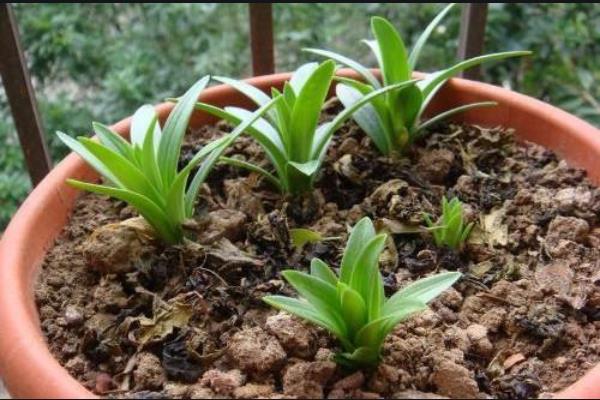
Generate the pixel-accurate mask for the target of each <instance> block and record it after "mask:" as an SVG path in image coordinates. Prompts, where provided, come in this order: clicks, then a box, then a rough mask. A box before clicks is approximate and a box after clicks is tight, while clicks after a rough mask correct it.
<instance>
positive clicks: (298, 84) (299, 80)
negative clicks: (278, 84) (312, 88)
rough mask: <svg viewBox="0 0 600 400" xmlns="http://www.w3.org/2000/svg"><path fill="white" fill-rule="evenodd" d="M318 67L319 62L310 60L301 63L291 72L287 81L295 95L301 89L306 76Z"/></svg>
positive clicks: (309, 75) (306, 78) (310, 74)
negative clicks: (309, 61)
mask: <svg viewBox="0 0 600 400" xmlns="http://www.w3.org/2000/svg"><path fill="white" fill-rule="evenodd" d="M318 67H319V63H316V62H311V63H307V64H304V65H301V66H300V67H298V69H296V71H294V73H293V74H292V77H291V79H290V81H289V85H290V87H291V88H292V90H293V91H294V94H295V95H296V97H297V96H298V95H299V94H300V92H301V91H302V88H303V87H304V85H305V83H306V81H307V80H308V78H309V77H311V76H312V74H314V73H315V71H316V70H317V68H318Z"/></svg>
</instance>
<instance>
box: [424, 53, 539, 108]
mask: <svg viewBox="0 0 600 400" xmlns="http://www.w3.org/2000/svg"><path fill="white" fill-rule="evenodd" d="M530 54H531V52H530V51H506V52H502V53H492V54H486V55H483V56H478V57H473V58H470V59H468V60H465V61H461V62H459V63H458V64H456V65H453V66H452V67H450V68H447V69H444V70H442V71H438V72H434V73H432V74H430V75H428V76H427V77H426V78H425V79H423V80H422V81H420V82H418V83H417V86H418V87H419V88H420V89H421V91H422V92H423V97H424V98H425V99H427V98H428V95H429V93H430V92H431V91H432V90H433V89H434V88H435V87H436V86H438V85H439V84H440V83H442V82H445V81H447V80H448V79H450V78H451V77H452V76H454V75H456V74H458V73H460V72H462V71H464V70H466V69H468V68H471V67H474V66H476V65H479V64H482V63H484V62H489V61H497V60H502V59H505V58H510V57H520V56H527V55H530ZM426 104H427V102H426V103H425V105H426Z"/></svg>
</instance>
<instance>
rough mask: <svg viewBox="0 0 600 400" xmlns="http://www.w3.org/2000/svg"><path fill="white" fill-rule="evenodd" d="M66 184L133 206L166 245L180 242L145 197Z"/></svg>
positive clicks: (72, 182)
mask: <svg viewBox="0 0 600 400" xmlns="http://www.w3.org/2000/svg"><path fill="white" fill-rule="evenodd" d="M67 183H68V184H69V185H71V186H73V187H75V188H77V189H81V190H87V191H88V192H94V193H98V194H102V195H106V196H111V197H114V198H117V199H119V200H122V201H125V202H127V203H128V204H130V205H131V206H133V207H134V208H135V209H136V210H137V211H138V212H139V213H140V214H141V215H142V217H144V219H145V220H146V221H148V223H149V224H150V225H151V226H152V227H153V228H154V229H155V230H156V232H157V233H158V234H159V235H160V237H161V238H163V239H164V240H165V241H166V242H167V243H171V244H173V243H178V242H179V241H181V238H182V232H181V231H180V230H178V229H177V227H174V226H172V225H171V224H170V220H169V218H168V216H167V215H166V214H165V213H164V212H163V210H161V208H160V207H159V206H158V205H156V204H155V203H154V202H152V200H150V199H148V198H147V197H145V196H143V195H141V194H139V193H135V192H132V191H130V190H127V189H119V188H112V187H108V186H103V185H96V184H92V183H87V182H81V181H76V180H73V179H68V180H67Z"/></svg>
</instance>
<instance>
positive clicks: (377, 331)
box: [354, 299, 427, 348]
mask: <svg viewBox="0 0 600 400" xmlns="http://www.w3.org/2000/svg"><path fill="white" fill-rule="evenodd" d="M401 305H402V307H399V308H401V309H399V310H396V311H394V312H393V313H387V314H384V316H383V317H381V318H378V319H376V320H374V321H372V322H369V323H368V324H367V325H365V326H364V327H363V328H362V329H361V330H360V331H358V333H357V334H356V338H355V340H354V344H355V345H356V346H357V347H362V346H364V347H374V348H379V347H380V346H381V343H382V342H383V340H384V339H385V337H386V336H387V334H388V333H389V332H390V330H391V329H393V327H394V326H395V325H397V324H398V323H399V322H401V321H403V320H405V319H407V318H409V317H410V316H411V315H413V314H414V313H417V312H419V311H423V310H424V309H426V308H427V305H426V304H424V303H422V302H419V301H417V300H416V299H410V300H406V301H403V302H402V303H401ZM390 327H391V328H390Z"/></svg>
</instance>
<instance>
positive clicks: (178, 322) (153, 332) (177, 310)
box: [137, 294, 194, 346]
mask: <svg viewBox="0 0 600 400" xmlns="http://www.w3.org/2000/svg"><path fill="white" fill-rule="evenodd" d="M155 304H156V303H155ZM193 314H194V306H193V302H192V301H191V299H190V297H189V294H183V295H179V296H177V297H174V298H172V299H171V300H169V301H168V302H166V303H165V302H162V301H161V303H160V304H158V305H157V306H156V307H155V309H154V315H153V317H152V318H146V317H141V318H139V320H138V321H139V323H140V329H139V333H138V338H137V341H138V343H139V344H140V345H142V346H144V345H146V344H148V343H152V342H158V341H161V340H162V339H164V338H165V337H167V336H168V335H169V334H171V333H172V332H173V329H175V328H183V327H184V326H186V325H187V324H188V322H189V320H190V318H191V317H192V315H193Z"/></svg>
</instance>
